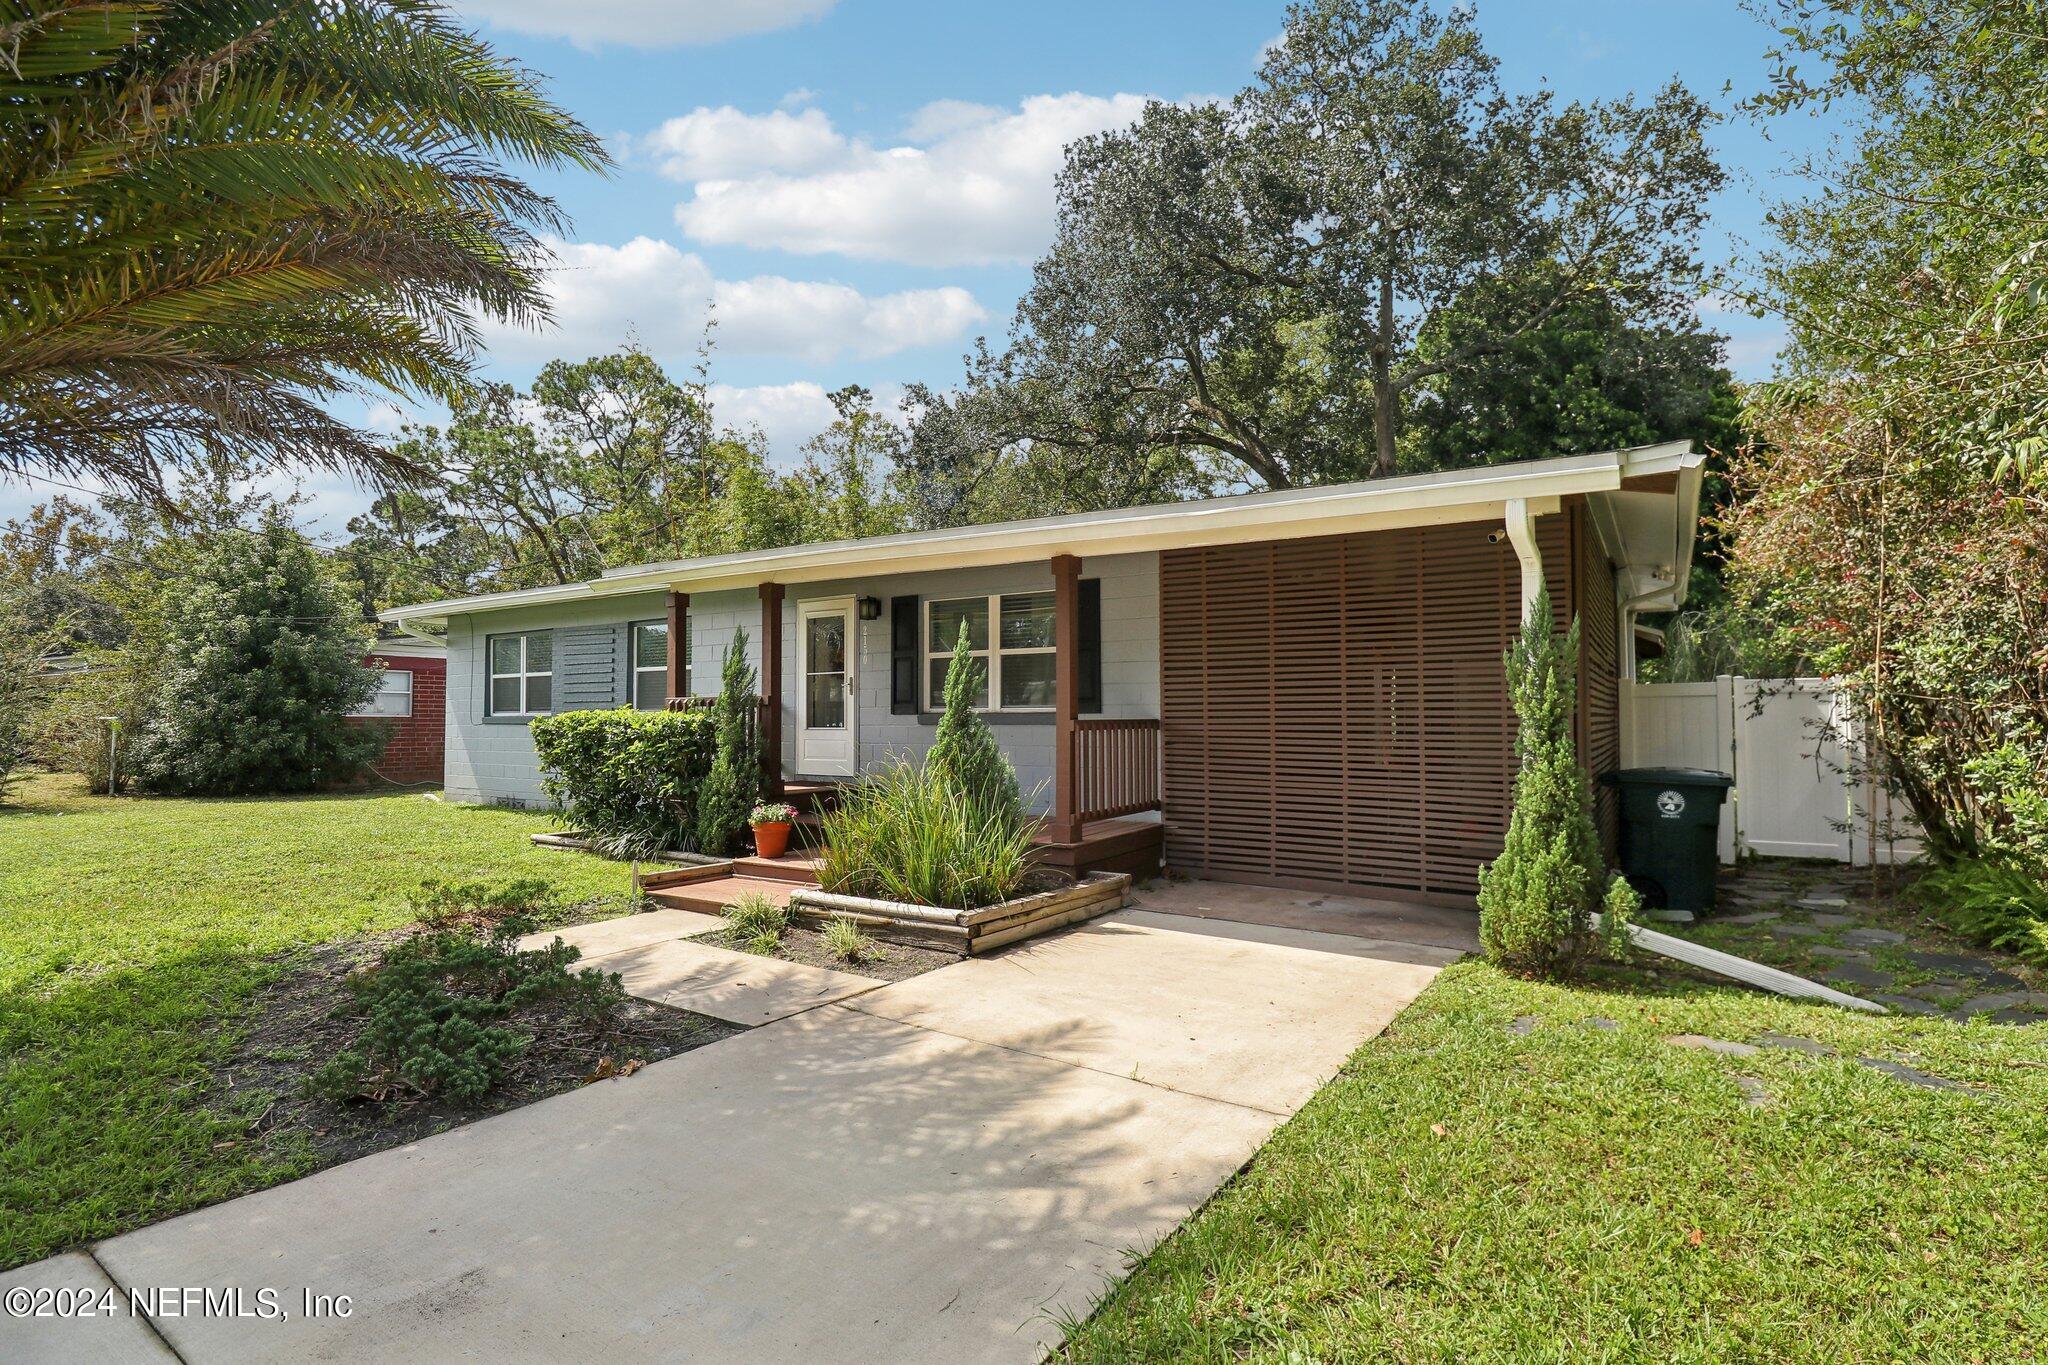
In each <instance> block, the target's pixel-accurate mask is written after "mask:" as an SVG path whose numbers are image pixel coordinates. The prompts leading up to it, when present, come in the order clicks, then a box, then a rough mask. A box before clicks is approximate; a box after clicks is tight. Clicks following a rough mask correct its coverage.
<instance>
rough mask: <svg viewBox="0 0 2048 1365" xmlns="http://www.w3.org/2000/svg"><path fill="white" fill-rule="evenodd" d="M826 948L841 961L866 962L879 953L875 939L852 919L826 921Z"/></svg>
mask: <svg viewBox="0 0 2048 1365" xmlns="http://www.w3.org/2000/svg"><path fill="white" fill-rule="evenodd" d="M825 949H826V951H827V952H829V953H831V954H832V956H833V957H836V958H838V959H839V960H840V961H841V962H866V961H867V960H868V959H869V958H871V957H874V956H877V955H878V954H877V949H876V948H875V941H874V940H873V939H871V938H869V937H868V936H867V935H866V934H864V933H862V932H861V931H860V926H859V925H858V924H855V923H854V922H853V921H852V920H850V919H837V918H834V919H829V920H826V921H825Z"/></svg>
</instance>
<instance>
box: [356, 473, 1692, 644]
mask: <svg viewBox="0 0 2048 1365" xmlns="http://www.w3.org/2000/svg"><path fill="white" fill-rule="evenodd" d="M1704 459H1705V457H1704V456H1702V455H1697V454H1694V453H1693V452H1692V449H1691V443H1690V442H1687V441H1671V442H1666V443H1665V444H1662V445H1650V446H1635V447H1631V448H1629V449H1625V450H1607V451H1600V452H1598V453H1595V454H1590V455H1568V456H1562V457H1559V458H1556V459H1548V460H1523V461H1517V462H1514V463H1511V464H1497V465H1481V466H1477V467H1474V468H1470V469H1454V470H1443V471H1439V472H1436V473H1430V474H1411V475H1402V476H1398V477H1395V478H1386V479H1370V480H1365V481H1362V482H1357V483H1342V484H1329V485H1325V486H1322V487H1319V488H1289V489H1281V490H1278V491H1274V492H1266V493H1244V494H1239V495H1237V496H1234V497H1223V498H1206V499H1201V500H1198V501H1191V502H1174V503H1162V504H1156V505H1152V506H1147V507H1126V508H1117V509H1114V510H1111V511H1104V512H1082V513H1078V514H1076V515H1072V516H1060V517H1034V518H1031V519H1029V520H1025V521H1005V522H996V523H993V524H990V525H982V526H955V527H947V528H944V529H942V530H936V531H912V532H907V533H905V534H902V535H892V536H873V537H869V538H868V539H865V540H838V541H828V542H824V543H820V544H811V545H792V546H785V547H782V548H779V549H773V550H751V551H746V552H744V553H740V554H728V555H709V556H705V557H703V558H699V559H677V560H668V561H665V562H662V563H655V564H637V565H631V566H628V567H624V568H618V569H610V570H607V571H606V572H605V573H604V574H603V575H602V576H600V577H598V578H595V579H592V580H590V581H588V582H584V583H568V584H563V585H561V586H558V587H547V588H531V589H526V590H522V591H518V592H501V593H486V594H484V595H481V596H477V597H462V598H455V599H451V600H448V601H442V602H423V603H419V604H417V605H414V606H405V607H393V608H391V609H389V610H387V611H385V612H383V613H382V614H381V619H383V620H385V621H389V622H393V623H398V624H404V625H408V626H415V627H417V626H421V625H428V624H431V623H433V622H437V621H445V620H446V619H447V618H449V617H451V616H462V615H468V614H471V613H476V612H487V611H495V610H499V609H503V608H510V607H526V606H538V605H544V604H554V603H565V602H577V601H581V600H584V599H586V598H601V597H610V596H615V595H618V594H622V593H632V592H647V591H650V590H671V591H676V592H712V591H717V590H720V589H727V588H743V587H752V586H754V585H755V584H759V583H769V582H775V583H806V582H818V581H822V580H827V579H837V578H846V577H849V576H851V575H853V574H855V573H859V574H864V575H881V574H895V573H913V572H921V571H927V570H933V569H957V568H970V567H979V566H984V565H992V564H1014V563H1021V562H1026V561H1033V560H1039V559H1045V558H1049V557H1050V556H1052V555H1056V554H1072V555H1107V554H1130V553H1135V552H1141V551H1154V550H1167V549H1179V548H1185V547H1189V546H1197V545H1222V544H1232V543H1241V542H1245V541H1259V540H1276V539H1293V538H1296V537H1302V536H1320V535H1340V534H1345V533H1349V532H1356V531H1371V530H1385V529H1391V528H1394V527H1400V526H1427V525H1440V524H1443V523H1446V522H1458V521H1484V520H1491V519H1494V518H1498V517H1502V516H1504V515H1505V513H1506V509H1507V505H1508V503H1509V502H1511V501H1517V500H1519V501H1521V502H1524V503H1526V504H1527V506H1528V510H1529V511H1530V513H1531V514H1533V515H1542V514H1544V513H1547V512H1554V511H1556V510H1557V509H1558V507H1559V505H1560V503H1561V500H1562V499H1564V498H1566V497H1570V496H1573V495H1588V497H1589V501H1590V502H1591V503H1592V504H1593V506H1594V508H1595V517H1594V521H1595V525H1596V527H1597V528H1598V530H1599V533H1600V536H1601V540H1602V542H1603V543H1604V544H1605V546H1606V548H1607V551H1608V555H1609V557H1610V558H1611V559H1613V560H1614V562H1615V563H1616V565H1617V566H1618V567H1619V568H1620V569H1621V571H1622V578H1623V586H1624V588H1625V589H1626V590H1627V591H1628V593H1629V595H1630V596H1631V597H1641V596H1643V595H1645V594H1647V593H1653V592H1658V591H1660V590H1668V592H1667V594H1666V595H1668V596H1671V598H1672V600H1671V601H1670V602H1669V603H1658V604H1656V605H1657V606H1659V607H1661V606H1666V605H1668V606H1676V605H1677V600H1678V599H1679V598H1680V597H1682V596H1683V592H1684V585H1685V581H1686V578H1687V569H1688V566H1689V565H1690V562H1691V556H1692V541H1693V523H1694V521H1695V519H1696V518H1697V516H1698V502H1699V486H1700V467H1701V464H1702V462H1703V461H1704ZM1643 605H1644V606H1645V607H1649V606H1650V604H1648V603H1645V604H1643ZM1652 609H1654V608H1652Z"/></svg>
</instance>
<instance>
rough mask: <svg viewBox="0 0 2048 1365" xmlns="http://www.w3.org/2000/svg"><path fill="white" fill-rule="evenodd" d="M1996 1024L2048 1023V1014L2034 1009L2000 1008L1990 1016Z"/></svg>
mask: <svg viewBox="0 0 2048 1365" xmlns="http://www.w3.org/2000/svg"><path fill="white" fill-rule="evenodd" d="M1989 1018H1990V1020H1991V1022H1992V1023H1994V1024H2019V1025H2026V1024H2048V1014H2036V1013H2034V1012H2033V1011H2032V1010H2023V1009H2010V1010H1999V1011H1998V1012H1997V1013H1996V1014H1993V1015H1990V1016H1989Z"/></svg>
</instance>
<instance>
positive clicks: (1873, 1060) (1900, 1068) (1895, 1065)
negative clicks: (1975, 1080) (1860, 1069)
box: [1856, 1057, 1970, 1095]
mask: <svg viewBox="0 0 2048 1365" xmlns="http://www.w3.org/2000/svg"><path fill="white" fill-rule="evenodd" d="M1856 1061H1857V1064H1858V1065H1861V1066H1867V1067H1869V1068H1870V1069H1871V1070H1872V1071H1882V1072H1883V1073H1884V1074H1885V1075H1887V1076H1890V1077H1892V1078H1893V1079H1894V1080H1900V1081H1904V1082H1905V1083H1906V1084H1907V1085H1917V1086H1919V1087H1920V1088H1921V1089H1923V1090H1955V1091H1960V1092H1961V1093H1963V1094H1965V1095H1967V1094H1969V1093H1970V1087H1969V1086H1967V1085H1964V1084H1963V1083H1962V1082H1961V1081H1952V1080H1950V1079H1949V1078H1948V1077H1946V1076H1936V1075H1934V1074H1932V1073H1931V1072H1926V1071H1921V1070H1918V1069H1916V1068H1914V1067H1910V1066H1906V1065H1904V1064H1903V1063H1900V1062H1888V1061H1886V1060H1885V1059H1884V1058H1882V1057H1858V1058H1857V1059H1856Z"/></svg>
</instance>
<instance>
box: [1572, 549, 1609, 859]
mask: <svg viewBox="0 0 2048 1365" xmlns="http://www.w3.org/2000/svg"><path fill="white" fill-rule="evenodd" d="M1573 539H1574V540H1576V542H1577V549H1578V574H1577V578H1576V585H1577V588H1578V610H1579V714H1580V716H1581V718H1582V719H1581V722H1580V735H1579V752H1580V754H1581V755H1582V756H1583V759H1584V762H1585V764H1586V767H1587V770H1588V771H1590V772H1591V773H1592V774H1593V776H1594V779H1595V780H1594V783H1593V810H1594V813H1595V815H1596V817H1597V818H1598V821H1599V825H1600V846H1601V848H1603V849H1605V850H1606V852H1607V856H1608V857H1609V858H1613V857H1616V856H1617V852H1616V850H1617V847H1618V844H1617V841H1618V839H1619V837H1620V832H1621V829H1620V820H1621V804H1620V793H1618V792H1616V791H1615V790H1614V789H1613V788H1612V787H1608V786H1605V785H1603V784H1602V783H1601V782H1600V781H1599V780H1598V779H1599V776H1600V774H1602V773H1611V772H1613V771H1614V770H1615V769H1616V768H1619V767H1620V766H1621V637H1620V634H1619V630H1620V624H1619V623H1620V620H1621V609H1620V603H1618V602H1616V601H1615V599H1614V566H1613V565H1612V564H1609V563H1608V562H1607V555H1606V552H1605V551H1603V550H1602V549H1601V548H1600V537H1599V536H1598V535H1596V534H1594V531H1593V527H1592V525H1591V523H1590V522H1589V521H1588V520H1587V519H1586V517H1585V515H1584V514H1583V509H1582V510H1581V514H1580V515H1579V517H1578V518H1577V519H1576V521H1575V522H1574V524H1573Z"/></svg>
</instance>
